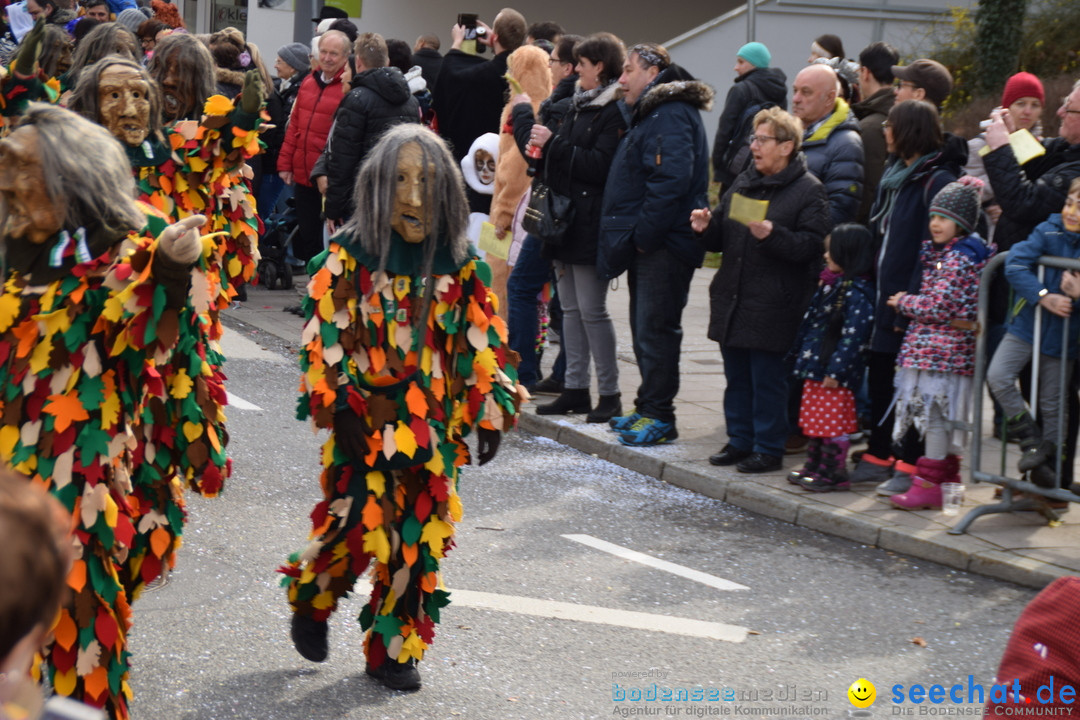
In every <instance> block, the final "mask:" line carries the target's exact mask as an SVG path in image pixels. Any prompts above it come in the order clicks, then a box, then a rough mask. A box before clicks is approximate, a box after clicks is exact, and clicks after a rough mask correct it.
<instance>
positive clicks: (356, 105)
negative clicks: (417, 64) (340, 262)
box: [318, 33, 420, 234]
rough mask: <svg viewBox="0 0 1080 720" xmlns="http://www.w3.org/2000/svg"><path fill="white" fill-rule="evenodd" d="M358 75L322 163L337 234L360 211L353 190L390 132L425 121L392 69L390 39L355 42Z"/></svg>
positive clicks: (367, 36) (330, 222)
mask: <svg viewBox="0 0 1080 720" xmlns="http://www.w3.org/2000/svg"><path fill="white" fill-rule="evenodd" d="M354 50H355V54H356V75H354V76H353V79H352V90H350V91H349V94H348V95H346V96H345V99H343V100H342V101H341V105H339V106H338V110H337V115H335V116H334V125H333V127H331V128H330V137H329V139H328V140H327V142H326V149H325V150H323V155H322V158H320V162H319V165H320V166H321V167H322V168H323V169H324V172H325V175H324V176H322V177H320V178H319V179H318V182H319V185H320V188H319V189H320V190H323V194H324V195H325V196H326V204H325V208H324V214H325V215H326V225H327V229H329V231H330V233H331V234H333V233H334V232H336V231H337V229H338V228H339V227H341V226H342V225H343V224H345V221H346V220H348V219H349V218H350V217H351V216H352V214H353V211H354V210H355V208H354V207H353V205H352V202H353V201H352V197H353V186H354V185H355V182H356V173H357V172H358V171H359V170H360V164H361V163H362V162H363V161H364V158H365V157H367V154H368V151H369V150H371V148H372V147H374V146H375V143H376V142H377V141H378V140H379V138H380V137H381V136H382V134H383V133H384V132H385V131H386V130H387V128H389V127H391V126H393V125H398V124H399V123H406V122H415V123H418V122H420V105H419V103H418V102H417V101H416V98H414V97H413V95H412V93H411V92H409V84H408V83H407V82H405V76H404V75H402V74H401V71H400V70H398V69H397V68H392V67H387V63H388V62H389V55H388V53H387V50H386V41H385V40H383V37H382V35H379V34H378V33H364V34H362V35H360V36H359V37H358V38H356V44H355V46H354Z"/></svg>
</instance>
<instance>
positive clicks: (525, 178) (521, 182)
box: [487, 45, 551, 318]
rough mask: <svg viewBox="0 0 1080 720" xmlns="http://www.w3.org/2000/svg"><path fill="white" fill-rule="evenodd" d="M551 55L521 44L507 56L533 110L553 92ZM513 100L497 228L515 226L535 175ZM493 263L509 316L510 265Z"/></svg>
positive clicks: (502, 307) (505, 132) (505, 121)
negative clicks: (520, 144)
mask: <svg viewBox="0 0 1080 720" xmlns="http://www.w3.org/2000/svg"><path fill="white" fill-rule="evenodd" d="M550 59H551V56H550V55H548V53H547V52H546V51H545V50H543V49H541V48H538V47H535V46H533V45H525V46H523V47H519V48H518V49H517V50H515V51H514V52H512V53H510V57H509V58H507V61H506V66H507V70H506V72H507V74H508V75H510V76H511V77H513V78H514V79H515V80H517V82H518V84H520V85H521V89H522V90H523V91H524V92H525V93H526V94H527V95H528V96H529V98H530V99H531V100H532V107H533V113H537V112H539V110H540V103H541V102H543V101H544V100H546V99H547V96H548V95H550V94H551V72H550V70H549V69H548V61H549V60H550ZM510 107H511V106H510V104H509V103H507V105H506V107H504V108H503V111H502V123H501V126H500V127H501V128H502V129H501V130H500V132H499V161H498V164H497V165H496V166H495V194H494V195H493V196H492V198H491V223H492V224H493V225H494V226H495V230H496V232H499V231H500V230H503V231H506V232H510V231H511V230H512V229H513V223H514V212H515V211H516V210H517V207H518V203H519V202H520V201H521V196H522V195H524V194H525V193H527V192H529V187H530V185H531V183H532V178H530V177H529V175H528V170H529V164H528V161H527V160H526V159H525V157H524V156H523V155H522V154H521V151H520V150H519V149H518V148H517V145H516V144H515V142H514V132H513V127H512V126H511V125H509V122H510ZM487 263H488V265H490V266H491V276H492V280H491V289H492V290H494V291H495V294H496V295H497V296H498V298H499V316H500V317H502V318H506V312H507V311H506V281H507V278H509V277H510V266H509V265H508V264H507V263H506V261H505V260H499V259H498V258H494V257H489V258H487Z"/></svg>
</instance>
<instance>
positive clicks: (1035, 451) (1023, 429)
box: [1007, 411, 1048, 473]
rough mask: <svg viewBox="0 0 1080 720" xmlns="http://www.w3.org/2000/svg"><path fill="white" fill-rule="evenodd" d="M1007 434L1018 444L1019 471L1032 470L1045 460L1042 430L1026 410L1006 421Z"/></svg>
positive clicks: (1045, 453)
mask: <svg viewBox="0 0 1080 720" xmlns="http://www.w3.org/2000/svg"><path fill="white" fill-rule="evenodd" d="M1007 423H1008V430H1009V436H1010V437H1015V438H1016V441H1017V442H1018V443H1019V444H1020V453H1021V455H1020V462H1019V464H1018V465H1017V467H1018V468H1019V469H1020V472H1021V473H1026V472H1028V471H1029V470H1034V469H1035V468H1037V467H1039V466H1040V465H1042V464H1044V463H1045V462H1046V460H1047V457H1048V455H1047V452H1046V448H1044V443H1043V439H1042V431H1041V430H1040V429H1039V426H1038V425H1037V424H1036V423H1035V419H1034V418H1033V417H1031V414H1030V413H1028V412H1027V411H1025V412H1022V413H1020V414H1019V415H1017V416H1016V417H1011V418H1009V419H1008V421H1007Z"/></svg>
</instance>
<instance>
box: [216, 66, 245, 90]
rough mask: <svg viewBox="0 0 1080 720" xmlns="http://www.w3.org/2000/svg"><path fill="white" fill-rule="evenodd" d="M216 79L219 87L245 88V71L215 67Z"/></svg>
mask: <svg viewBox="0 0 1080 720" xmlns="http://www.w3.org/2000/svg"><path fill="white" fill-rule="evenodd" d="M214 73H215V74H214V78H215V79H216V80H217V84H218V87H221V86H222V85H236V86H237V87H240V88H242V87H244V71H243V70H229V69H228V68H223V67H215V68H214Z"/></svg>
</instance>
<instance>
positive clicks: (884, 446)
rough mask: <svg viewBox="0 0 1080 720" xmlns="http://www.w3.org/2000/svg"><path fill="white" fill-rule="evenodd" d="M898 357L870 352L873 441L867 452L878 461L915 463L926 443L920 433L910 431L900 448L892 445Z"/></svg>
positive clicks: (867, 363)
mask: <svg viewBox="0 0 1080 720" xmlns="http://www.w3.org/2000/svg"><path fill="white" fill-rule="evenodd" d="M896 358H897V355H896V354H893V353H880V352H870V353H868V354H867V361H866V370H867V373H866V376H867V388H868V389H869V391H870V420H871V428H870V441H869V443H868V444H867V448H866V451H867V452H868V453H870V454H871V455H873V456H874V457H877V458H882V459H885V458H889V457H892V456H893V455H895V456H896V458H897V459H899V460H903V461H904V462H906V463H911V464H912V465H914V464H915V462H916V461H918V459H919V458H920V457H922V454H923V449H924V447H925V444H924V443H923V441H922V440H921V439H920V438H919V433H918V431H916V430H915V428H914V427H912V428H910V429H909V430H908V431H907V433H906V434H905V435H904V437H903V439H902V440H901V442H900V444H899V447H895V448H894V445H893V439H892V434H893V424H894V423H895V421H896V413H894V412H893V410H892V399H893V395H894V394H895V393H896V389H895V388H894V387H893V379H894V378H895V377H896Z"/></svg>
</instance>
